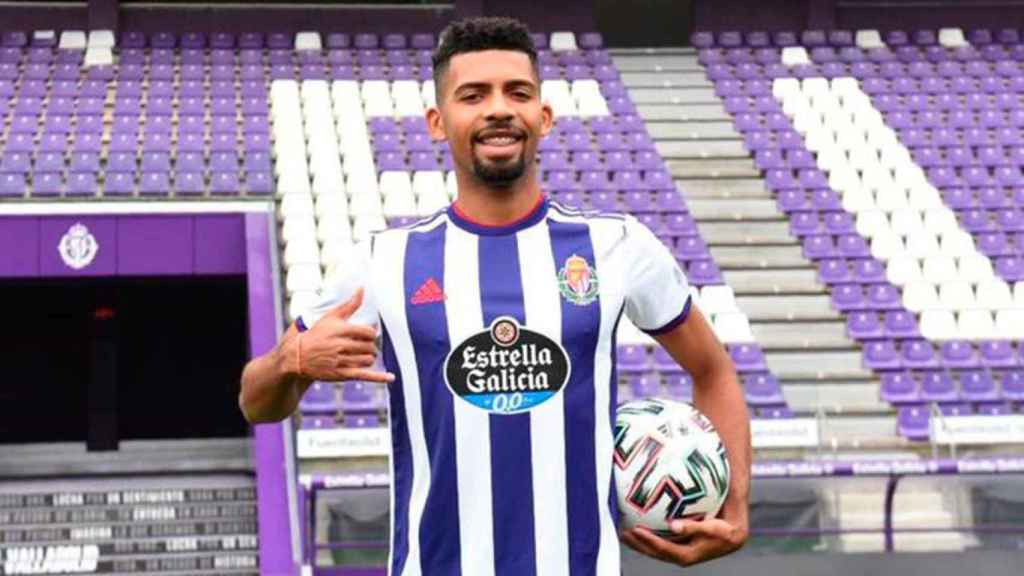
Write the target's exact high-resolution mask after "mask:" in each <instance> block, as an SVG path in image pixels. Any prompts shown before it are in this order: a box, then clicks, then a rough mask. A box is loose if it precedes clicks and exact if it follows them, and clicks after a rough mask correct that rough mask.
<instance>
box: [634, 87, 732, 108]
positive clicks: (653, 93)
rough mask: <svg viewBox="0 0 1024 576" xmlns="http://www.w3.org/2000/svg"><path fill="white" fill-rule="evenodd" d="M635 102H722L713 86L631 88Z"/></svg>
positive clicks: (687, 103) (686, 103)
mask: <svg viewBox="0 0 1024 576" xmlns="http://www.w3.org/2000/svg"><path fill="white" fill-rule="evenodd" d="M629 95H630V98H632V100H633V102H634V103H635V104H677V105H678V104H685V105H689V104H720V103H721V100H720V99H719V98H718V96H717V95H716V94H715V90H714V89H713V88H630V89H629Z"/></svg>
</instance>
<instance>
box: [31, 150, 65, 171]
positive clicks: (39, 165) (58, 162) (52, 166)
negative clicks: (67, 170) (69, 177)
mask: <svg viewBox="0 0 1024 576" xmlns="http://www.w3.org/2000/svg"><path fill="white" fill-rule="evenodd" d="M33 168H34V170H35V172H36V173H41V172H63V171H64V153H63V152H42V153H39V154H36V161H35V164H34V167H33Z"/></svg>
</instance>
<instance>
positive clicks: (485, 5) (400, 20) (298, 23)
mask: <svg viewBox="0 0 1024 576" xmlns="http://www.w3.org/2000/svg"><path fill="white" fill-rule="evenodd" d="M480 15H491V16H515V17H517V18H519V19H521V20H523V21H524V22H526V23H527V24H528V25H530V26H531V27H534V28H536V29H538V30H563V29H564V30H573V31H589V30H594V29H595V26H596V23H595V20H594V2H593V1H591V0H564V1H562V2H560V3H559V6H558V10H552V9H551V7H550V5H549V4H545V3H539V2H538V3H530V2H519V1H516V0H457V1H455V2H452V3H447V4H443V3H438V4H426V5H409V6H396V5H381V6H374V5H367V4H355V5H353V4H342V3H328V2H323V3H305V2H303V3H289V2H279V3H258V4H246V3H244V2H232V3H228V2H175V3H166V2H165V3H160V2H118V0H89V1H88V2H85V1H79V2H55V3H51V2H24V3H22V2H18V3H7V4H4V5H0V21H3V22H4V26H5V28H9V29H23V30H37V29H57V30H62V29H112V30H116V31H121V30H134V31H141V32H146V33H152V32H158V31H167V30H172V31H174V32H179V33H180V32H212V31H228V32H236V33H237V32H243V31H275V32H278V31H279V32H296V31H301V30H316V31H320V32H370V33H378V34H383V33H388V32H398V33H405V34H412V33H416V32H434V33H436V32H439V31H440V30H441V29H442V28H444V26H445V25H446V24H447V23H448V22H449V21H451V20H452V19H454V18H459V17H463V16H480ZM673 28H675V27H673ZM676 29H681V28H676ZM637 32H638V33H642V32H643V31H642V30H638V31H637Z"/></svg>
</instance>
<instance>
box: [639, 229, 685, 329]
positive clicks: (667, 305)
mask: <svg viewBox="0 0 1024 576" xmlns="http://www.w3.org/2000/svg"><path fill="white" fill-rule="evenodd" d="M625 270H626V278H625V280H624V282H625V284H624V285H625V287H626V291H625V292H626V316H628V317H629V319H630V320H631V321H632V322H633V324H635V325H636V327H637V328H640V329H641V330H643V331H644V332H647V333H648V334H652V335H657V334H662V333H665V332H668V331H669V330H672V329H673V328H675V327H676V326H678V325H680V324H682V323H683V322H685V321H686V318H687V316H688V315H689V313H690V305H691V302H690V283H689V282H688V281H687V280H686V274H684V273H683V271H682V269H681V268H680V267H679V263H678V262H676V259H675V257H674V256H672V253H671V252H669V250H668V248H667V247H666V246H665V245H664V244H662V242H661V241H660V240H658V238H657V237H656V236H655V235H654V233H652V232H651V231H650V229H649V228H647V226H645V225H643V224H642V223H640V222H638V221H637V220H636V219H635V218H633V217H632V216H628V217H627V218H626V265H625Z"/></svg>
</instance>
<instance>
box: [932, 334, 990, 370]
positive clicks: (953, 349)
mask: <svg viewBox="0 0 1024 576" xmlns="http://www.w3.org/2000/svg"><path fill="white" fill-rule="evenodd" d="M940 356H941V358H942V365H943V366H945V367H946V368H977V367H978V366H979V364H980V362H979V360H978V354H977V351H976V350H975V349H974V347H973V346H972V345H971V344H970V342H966V341H963V340H951V341H948V342H943V343H942V345H941V347H940Z"/></svg>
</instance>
